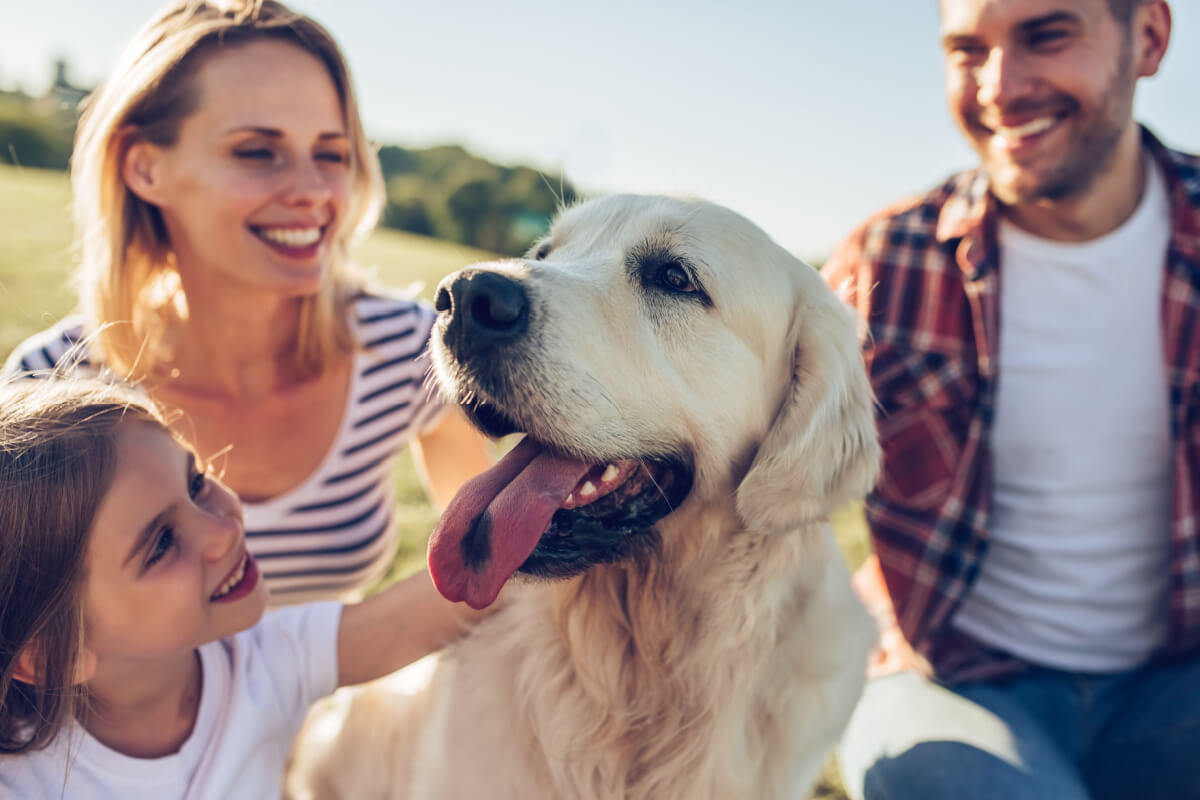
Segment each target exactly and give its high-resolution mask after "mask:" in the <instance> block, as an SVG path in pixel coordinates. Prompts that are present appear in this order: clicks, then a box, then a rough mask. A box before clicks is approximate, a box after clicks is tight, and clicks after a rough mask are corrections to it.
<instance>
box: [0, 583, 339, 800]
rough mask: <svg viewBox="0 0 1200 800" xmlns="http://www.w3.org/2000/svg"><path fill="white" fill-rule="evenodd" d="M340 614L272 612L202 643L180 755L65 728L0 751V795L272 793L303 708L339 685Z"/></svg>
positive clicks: (91, 797)
mask: <svg viewBox="0 0 1200 800" xmlns="http://www.w3.org/2000/svg"><path fill="white" fill-rule="evenodd" d="M341 612H342V605H341V604H340V603H330V602H327V603H314V604H308V605H301V606H293V607H289V608H286V609H282V610H279V611H272V612H268V613H267V614H266V615H264V617H263V619H262V620H261V621H260V622H259V623H258V624H257V625H255V626H254V627H252V628H250V629H249V630H245V631H242V632H241V633H238V634H235V635H233V636H231V637H228V638H226V639H221V640H219V641H216V642H210V643H209V644H206V645H204V646H203V647H201V648H200V663H201V669H202V670H203V685H202V688H201V695H200V706H199V708H198V710H197V713H196V724H195V727H194V728H193V729H192V733H191V735H190V736H189V737H188V739H187V741H185V742H184V743H183V745H182V747H180V749H179V751H178V752H176V753H172V754H171V755H168V756H163V757H161V758H133V757H130V756H127V755H124V754H122V753H118V752H117V751H115V750H112V749H111V748H109V747H106V746H105V745H103V744H101V743H100V742H99V741H97V740H96V739H95V738H93V737H92V736H91V735H89V734H88V733H87V732H86V731H85V730H83V728H82V727H80V726H77V725H76V726H72V728H71V729H70V730H69V735H67V734H64V735H60V736H59V737H58V738H57V739H56V740H55V741H54V742H52V743H51V744H50V746H49V747H47V748H46V749H44V750H38V751H34V752H31V753H24V754H20V755H7V756H0V797H3V798H6V799H7V798H14V799H15V798H22V800H26V799H28V800H32V798H39V800H40V799H41V798H46V800H50V799H51V798H60V797H61V798H69V800H129V798H145V800H150V799H151V798H153V800H267V799H268V798H269V799H270V800H278V798H279V796H280V793H281V791H282V785H283V769H284V763H285V761H286V759H287V755H288V751H289V750H290V748H291V744H292V740H293V738H294V737H295V735H296V733H297V732H298V731H299V729H300V726H301V725H302V724H303V722H304V717H305V714H306V713H307V711H308V708H309V706H311V705H312V704H313V703H314V702H315V701H317V700H319V699H320V698H321V697H324V696H325V695H327V694H329V693H331V692H332V691H333V690H334V689H335V688H336V687H337V631H338V624H339V622H340V620H341ZM68 740H69V741H68ZM64 775H65V779H64Z"/></svg>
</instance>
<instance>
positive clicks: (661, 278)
mask: <svg viewBox="0 0 1200 800" xmlns="http://www.w3.org/2000/svg"><path fill="white" fill-rule="evenodd" d="M658 283H659V284H660V285H661V286H662V287H663V288H664V289H669V290H671V291H672V292H694V291H696V287H695V285H694V284H693V283H692V276H691V275H689V274H688V271H687V270H686V269H684V268H683V266H682V265H680V264H678V263H676V262H671V263H669V264H664V265H662V266H661V267H659V269H658Z"/></svg>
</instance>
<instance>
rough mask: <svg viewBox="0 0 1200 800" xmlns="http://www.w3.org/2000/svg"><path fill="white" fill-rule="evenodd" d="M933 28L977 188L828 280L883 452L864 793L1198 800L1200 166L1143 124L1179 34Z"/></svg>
mask: <svg viewBox="0 0 1200 800" xmlns="http://www.w3.org/2000/svg"><path fill="white" fill-rule="evenodd" d="M941 19H942V43H943V47H944V51H945V66H946V76H947V82H946V85H947V93H948V97H949V103H950V108H951V111H952V113H953V116H954V117H955V120H956V122H957V124H958V126H959V127H960V128H961V130H962V133H963V134H964V135H965V136H966V138H967V140H968V141H969V142H970V143H971V145H972V146H973V147H974V149H975V150H976V151H977V152H978V154H979V158H980V160H981V167H980V168H979V169H977V170H974V171H970V172H966V173H963V174H960V175H956V176H954V177H953V178H951V179H950V180H949V181H947V182H946V183H945V184H943V185H942V186H940V187H938V188H937V189H935V190H933V191H932V192H930V193H929V194H926V195H925V196H923V197H919V198H916V199H915V200H912V201H909V202H907V203H905V204H903V205H900V206H897V207H895V208H893V209H891V210H890V211H888V212H886V213H884V214H881V215H879V216H877V217H875V218H874V219H871V220H869V221H868V222H867V223H866V224H865V225H863V226H862V227H861V228H860V229H859V230H858V231H857V232H856V233H855V234H853V235H852V236H851V237H850V238H849V239H848V240H847V241H846V242H845V243H843V244H842V245H841V246H840V247H839V248H838V250H837V251H836V253H835V255H834V257H833V259H832V260H831V261H830V263H829V264H828V265H827V267H826V273H827V277H828V280H829V281H830V283H831V285H832V286H834V287H835V289H837V290H838V291H839V292H840V293H841V294H842V295H843V296H844V297H845V298H846V299H847V301H848V302H850V303H852V304H853V305H854V306H855V307H856V308H857V309H858V310H859V311H860V312H861V313H862V314H863V315H864V317H865V318H866V319H867V320H868V322H869V328H870V337H869V338H868V339H867V341H866V342H865V344H864V354H865V357H866V361H867V365H868V368H869V371H870V374H871V380H872V384H873V386H874V388H875V391H876V394H877V396H878V400H879V409H880V412H879V430H880V436H881V439H882V441H883V444H884V452H885V456H884V462H885V463H884V469H883V476H882V478H881V479H880V482H879V484H878V486H877V488H876V490H875V491H874V492H873V493H872V495H871V496H870V497H869V498H868V500H867V505H866V512H867V519H868V523H869V526H870V529H871V534H872V539H873V543H874V547H875V551H876V556H875V557H873V558H872V560H870V561H869V562H868V563H867V565H865V566H864V568H863V569H862V570H861V571H860V573H859V575H857V576H856V583H857V584H858V586H859V588H860V590H861V593H862V594H863V596H864V598H865V599H866V600H867V602H868V605H870V606H871V607H872V608H873V610H875V612H876V614H877V616H878V617H879V618H880V619H881V621H882V623H883V625H884V629H883V632H882V637H881V647H880V651H879V653H878V658H877V660H876V661H875V663H873V664H872V669H871V672H872V678H873V679H872V680H871V681H870V683H869V684H868V687H867V689H866V692H865V694H864V696H863V700H862V702H861V704H860V706H859V708H858V710H857V712H856V714H855V717H854V719H853V720H852V722H851V725H850V728H849V730H848V731H847V734H846V737H845V739H844V742H843V747H842V751H841V766H842V772H843V775H844V778H845V781H846V785H847V789H848V790H849V792H850V793H851V795H852V796H854V797H863V796H865V797H868V798H919V799H920V800H939V799H940V798H954V799H955V800H958V799H959V798H968V799H969V800H975V799H976V798H993V797H995V798H1004V799H1005V800H1009V799H1011V798H1018V799H1021V800H1024V798H1035V799H1036V798H1054V800H1074V799H1075V798H1090V797H1096V798H1101V797H1120V798H1128V797H1139V798H1142V797H1171V798H1188V797H1200V768H1198V767H1197V763H1196V759H1197V758H1200V534H1198V533H1197V515H1196V510H1195V505H1196V503H1197V502H1200V158H1196V157H1194V156H1188V155H1185V154H1182V153H1177V152H1172V151H1170V150H1168V149H1166V148H1165V147H1164V146H1163V145H1162V144H1160V143H1159V142H1158V141H1157V139H1155V138H1154V136H1153V135H1152V134H1151V133H1150V132H1149V131H1147V130H1145V129H1143V128H1142V127H1140V126H1139V125H1138V124H1137V123H1136V122H1135V121H1134V120H1133V117H1132V107H1133V96H1134V88H1135V84H1136V83H1137V81H1138V80H1139V79H1140V78H1143V77H1148V76H1151V75H1154V74H1155V73H1156V72H1157V70H1158V67H1159V64H1160V62H1161V60H1162V58H1163V55H1164V53H1165V51H1166V49H1167V44H1168V41H1169V39H1170V33H1171V13H1170V9H1169V8H1168V5H1167V3H1166V2H1165V0H942V2H941ZM888 673H890V674H888ZM881 676H882V677H881Z"/></svg>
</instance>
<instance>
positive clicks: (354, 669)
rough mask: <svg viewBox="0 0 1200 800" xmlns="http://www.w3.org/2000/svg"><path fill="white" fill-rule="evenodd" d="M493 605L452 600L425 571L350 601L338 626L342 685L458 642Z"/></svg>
mask: <svg viewBox="0 0 1200 800" xmlns="http://www.w3.org/2000/svg"><path fill="white" fill-rule="evenodd" d="M494 607H495V605H494V604H493V606H492V608H494ZM490 610H491V609H490V608H489V609H484V610H483V611H475V610H473V609H471V608H470V607H469V606H467V605H466V604H465V603H451V602H450V601H449V600H447V599H446V598H444V597H442V596H441V595H440V594H438V591H437V589H435V588H434V586H433V581H432V580H431V579H430V577H429V573H428V571H426V570H421V571H420V572H418V573H416V574H415V575H412V576H410V577H408V578H405V579H404V580H402V581H399V582H397V583H395V584H393V585H392V586H390V587H388V588H387V589H385V590H384V591H382V592H380V593H379V594H377V595H375V596H374V597H369V598H367V599H366V600H364V601H362V602H361V603H352V604H348V605H347V606H346V607H345V609H344V610H343V611H342V621H341V625H340V626H339V628H338V686H349V685H353V684H356V683H363V682H365V681H370V680H374V679H375V678H382V677H383V676H384V675H387V674H388V673H391V672H395V671H396V670H398V669H400V668H401V667H404V666H407V665H408V664H411V663H412V662H414V661H416V660H417V659H419V658H421V657H422V656H426V655H429V654H430V653H432V652H434V651H436V650H439V649H441V648H442V647H444V646H445V645H447V644H449V643H450V642H452V641H454V640H455V639H457V638H458V637H459V636H460V635H461V634H462V633H463V632H464V631H466V630H467V629H469V628H470V627H471V626H473V625H474V624H475V623H476V622H478V621H479V620H480V619H481V618H483V617H484V616H487V614H488V613H490Z"/></svg>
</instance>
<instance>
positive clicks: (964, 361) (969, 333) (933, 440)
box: [824, 131, 1200, 681]
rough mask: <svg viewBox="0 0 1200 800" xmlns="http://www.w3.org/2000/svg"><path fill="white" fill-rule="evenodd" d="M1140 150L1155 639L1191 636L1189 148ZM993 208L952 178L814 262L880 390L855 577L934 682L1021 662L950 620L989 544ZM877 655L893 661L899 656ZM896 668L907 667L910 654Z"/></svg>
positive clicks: (1198, 395) (1197, 253)
mask: <svg viewBox="0 0 1200 800" xmlns="http://www.w3.org/2000/svg"><path fill="white" fill-rule="evenodd" d="M1143 145H1144V147H1145V148H1146V150H1147V151H1148V152H1149V153H1150V155H1151V156H1152V157H1153V159H1154V161H1155V162H1156V163H1157V164H1158V167H1159V169H1161V170H1162V173H1163V175H1164V177H1165V178H1166V182H1167V190H1168V193H1169V196H1170V204H1171V228H1172V233H1171V242H1170V245H1169V249H1168V253H1167V258H1166V262H1165V264H1163V265H1162V269H1163V270H1164V279H1163V291H1162V324H1163V341H1164V342H1165V344H1166V346H1165V352H1164V354H1163V355H1164V364H1165V366H1166V375H1167V384H1168V385H1167V392H1168V396H1169V399H1170V426H1171V445H1170V447H1171V465H1172V476H1171V543H1170V575H1169V611H1168V620H1167V624H1168V640H1169V641H1168V645H1167V649H1168V650H1169V651H1172V652H1182V651H1186V650H1191V649H1194V648H1196V647H1197V646H1200V531H1198V530H1197V510H1196V502H1197V500H1200V158H1198V157H1196V156H1190V155H1186V154H1184V153H1178V152H1175V151H1171V150H1168V149H1166V148H1165V147H1164V146H1163V145H1162V144H1160V143H1159V142H1158V140H1157V139H1155V138H1154V137H1153V136H1152V135H1151V134H1150V133H1149V131H1144V132H1143ZM997 220H998V211H997V204H996V201H995V199H994V198H993V197H992V195H991V194H990V192H988V186H987V178H986V175H985V174H984V173H983V172H982V171H980V170H972V171H968V172H964V173H961V174H959V175H955V176H954V177H952V178H951V179H949V180H948V181H947V182H945V183H944V184H942V185H941V186H939V187H938V188H936V189H934V190H933V191H932V192H930V193H928V194H926V195H924V196H922V197H918V198H916V199H914V200H910V201H908V202H906V203H903V204H901V205H899V206H896V207H893V208H892V209H889V210H888V211H885V212H883V213H882V214H879V215H877V216H876V217H874V218H872V219H870V220H868V221H867V222H866V223H865V224H864V225H863V226H861V227H860V228H859V229H858V230H857V231H856V232H855V233H854V234H852V235H851V236H850V237H849V238H848V239H847V240H846V241H845V242H844V243H843V244H842V245H841V246H839V248H838V249H837V251H836V252H835V253H834V256H833V258H831V259H830V261H829V263H828V264H826V266H825V268H824V274H825V277H826V279H827V280H828V281H829V283H830V285H831V286H833V287H834V289H835V291H837V292H838V294H839V295H840V296H841V297H843V298H844V299H845V300H846V301H847V302H849V303H850V304H851V305H853V306H854V307H855V308H857V309H858V311H859V312H860V314H861V315H862V316H863V317H864V318H865V319H866V320H867V322H868V327H869V332H870V337H869V338H868V339H867V341H866V342H864V347H863V349H864V356H865V358H866V362H867V366H868V369H869V372H870V375H871V383H872V386H873V387H874V389H875V393H876V396H877V398H878V401H879V403H878V410H879V413H878V424H879V436H880V440H881V442H882V444H883V449H884V461H883V471H882V474H881V477H880V480H879V483H878V484H877V486H876V488H875V490H874V491H873V492H871V494H870V495H869V496H868V497H867V502H866V513H867V522H868V525H869V527H870V531H871V540H872V544H873V546H874V549H875V556H876V558H873V559H871V560H870V561H868V563H867V564H866V565H864V567H863V569H862V570H860V574H859V575H857V576H856V581H855V583H856V586H858V587H859V589H860V591H861V593H862V594H863V595H864V598H865V599H866V601H867V604H868V605H869V606H871V607H872V609H873V610H874V611H875V613H876V615H877V617H879V618H880V620H881V622H882V623H883V624H884V626H885V629H884V633H885V635H884V637H883V641H884V642H885V643H887V642H889V641H890V642H897V640H898V637H897V636H895V631H896V630H899V632H900V633H902V634H903V639H904V640H907V642H908V643H909V644H910V645H911V646H912V648H913V649H914V650H915V651H916V654H917V655H918V656H919V657H923V658H924V659H925V660H926V661H927V662H928V663H929V665H930V666H931V667H932V670H933V672H934V673H935V674H936V675H937V676H938V677H939V678H942V679H943V680H947V681H963V680H970V679H985V678H989V677H997V676H1000V675H1004V674H1007V673H1013V672H1016V671H1020V670H1022V669H1024V667H1025V665H1024V664H1022V663H1021V662H1020V661H1019V660H1018V659H1016V658H1014V657H1012V656H1010V655H1008V654H1005V653H1001V652H996V651H994V650H989V649H988V648H985V647H983V646H982V645H980V644H979V643H977V642H975V641H974V640H972V639H970V638H969V637H968V636H967V635H966V634H964V633H962V632H961V631H957V630H955V629H954V628H953V626H951V625H950V624H949V622H950V619H951V618H952V617H953V615H954V614H955V612H956V611H957V610H958V608H959V605H960V604H961V602H962V600H963V598H964V597H965V596H966V594H967V592H968V591H969V590H970V588H971V585H972V583H973V582H974V581H975V579H976V578H977V577H978V575H979V571H980V565H981V563H982V560H983V558H984V556H985V554H986V552H987V547H988V537H989V525H990V513H991V510H992V509H991V505H992V504H991V499H992V498H991V481H992V474H991V473H992V457H991V445H990V437H991V435H992V430H993V424H994V412H995V400H996V385H997V356H998V346H999V336H998V335H997V334H998V325H999V280H1000V278H999V273H998V264H999V252H998V247H997V239H996V225H997ZM888 650H889V649H888V648H887V647H886V646H885V648H884V652H883V653H882V656H883V660H884V662H885V663H890V664H896V665H903V664H904V663H905V658H904V657H903V655H902V651H901V650H899V649H896V652H889V651H888ZM909 666H914V665H911V664H909Z"/></svg>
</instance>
